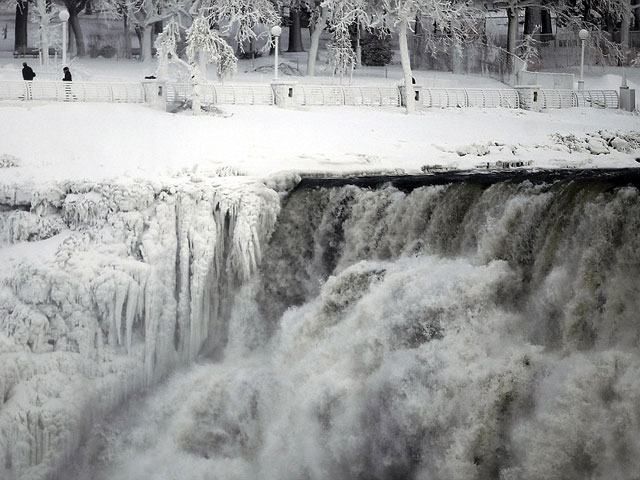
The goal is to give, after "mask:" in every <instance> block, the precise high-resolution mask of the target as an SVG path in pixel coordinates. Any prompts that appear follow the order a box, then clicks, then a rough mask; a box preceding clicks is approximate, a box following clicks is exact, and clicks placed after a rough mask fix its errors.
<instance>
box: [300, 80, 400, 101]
mask: <svg viewBox="0 0 640 480" xmlns="http://www.w3.org/2000/svg"><path fill="white" fill-rule="evenodd" d="M293 98H294V102H295V103H296V104H297V105H349V106H359V105H364V106H394V107H397V106H399V105H400V92H399V90H398V87H395V86H382V87H377V86H354V85H306V84H298V85H295V86H294V94H293Z"/></svg>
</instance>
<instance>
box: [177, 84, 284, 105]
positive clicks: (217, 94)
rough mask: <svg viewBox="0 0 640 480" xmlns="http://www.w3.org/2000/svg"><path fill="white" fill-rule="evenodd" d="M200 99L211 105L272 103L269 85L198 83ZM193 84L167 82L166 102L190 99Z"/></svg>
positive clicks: (272, 98) (272, 97) (271, 90)
mask: <svg viewBox="0 0 640 480" xmlns="http://www.w3.org/2000/svg"><path fill="white" fill-rule="evenodd" d="M199 88H200V101H201V102H202V103H203V104H212V105H273V104H274V96H273V89H272V88H271V85H259V84H256V85H252V84H247V85H215V84H211V83H207V84H202V85H199ZM192 94H193V86H192V85H191V84H188V83H167V102H169V103H172V102H179V103H181V102H186V101H187V100H190V99H191V96H192Z"/></svg>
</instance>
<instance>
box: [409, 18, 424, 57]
mask: <svg viewBox="0 0 640 480" xmlns="http://www.w3.org/2000/svg"><path fill="white" fill-rule="evenodd" d="M423 36H424V35H423V27H422V23H421V22H420V18H419V16H417V15H416V26H415V29H414V35H413V52H412V53H413V66H414V67H416V68H420V67H422V53H423V50H424V46H423V44H422V39H423Z"/></svg>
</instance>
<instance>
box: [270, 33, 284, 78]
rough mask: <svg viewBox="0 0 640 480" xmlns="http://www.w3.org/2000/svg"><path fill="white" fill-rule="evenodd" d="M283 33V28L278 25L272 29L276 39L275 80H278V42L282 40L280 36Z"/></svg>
mask: <svg viewBox="0 0 640 480" xmlns="http://www.w3.org/2000/svg"><path fill="white" fill-rule="evenodd" d="M281 33H282V28H280V27H279V26H278V25H274V26H273V27H271V35H272V36H273V37H274V38H275V53H276V55H275V59H274V62H275V63H274V66H273V71H274V75H275V77H274V78H273V79H274V80H278V40H279V39H280V34H281Z"/></svg>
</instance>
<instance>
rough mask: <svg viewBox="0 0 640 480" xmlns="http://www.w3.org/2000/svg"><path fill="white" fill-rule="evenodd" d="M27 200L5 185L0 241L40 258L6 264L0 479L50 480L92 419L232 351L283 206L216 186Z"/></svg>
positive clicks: (0, 193)
mask: <svg viewBox="0 0 640 480" xmlns="http://www.w3.org/2000/svg"><path fill="white" fill-rule="evenodd" d="M12 188H14V189H15V191H12ZM18 190H20V189H18V188H17V187H11V186H7V185H4V186H2V185H0V203H2V204H3V207H6V209H5V212H4V213H3V214H2V217H0V242H2V244H4V245H9V247H8V248H13V247H12V245H15V246H20V247H21V248H22V250H23V251H26V252H31V254H23V255H22V256H21V257H20V258H21V259H20V260H14V261H13V262H12V263H9V264H7V263H8V262H7V261H6V260H5V259H2V260H1V261H2V262H3V267H4V268H3V271H2V272H0V359H1V360H0V399H2V403H1V404H0V405H1V406H2V408H0V478H2V479H21V480H41V479H42V480H44V479H46V478H51V477H52V476H54V477H55V473H56V470H57V469H58V468H60V467H61V466H62V465H63V464H64V463H65V459H66V458H68V455H70V454H72V453H73V452H74V451H75V450H76V448H77V447H78V444H79V442H80V438H81V436H82V435H83V434H85V433H86V432H87V429H88V428H90V423H91V422H94V421H95V420H96V419H99V418H101V417H102V416H104V415H105V414H107V413H108V412H109V411H111V410H112V409H113V408H116V407H117V406H118V405H120V404H121V403H122V402H123V400H125V399H126V397H127V396H129V395H130V394H132V393H135V392H136V391H140V390H141V389H143V388H145V387H146V386H149V385H151V384H153V383H154V382H156V381H157V380H159V379H160V378H162V377H163V376H164V375H166V374H167V373H168V372H169V371H170V370H172V369H173V368H175V367H176V366H178V365H183V364H186V363H188V362H191V361H192V360H193V359H194V358H196V356H197V355H198V354H199V353H201V352H211V353H213V354H215V352H217V351H219V349H220V348H221V347H223V346H224V344H225V342H226V337H227V328H228V326H227V317H226V313H227V312H228V310H229V307H230V305H227V303H228V302H229V303H230V302H232V301H233V294H234V291H235V290H236V289H237V288H238V287H239V286H240V285H241V284H242V283H243V282H245V281H246V280H247V279H248V278H249V277H250V276H251V275H252V274H253V273H254V272H255V270H256V268H257V265H258V263H259V262H260V260H261V255H262V249H263V245H264V243H265V242H266V241H267V239H268V237H269V236H270V234H271V231H272V229H273V227H274V225H275V221H276V216H277V214H278V211H279V197H278V194H277V193H276V192H275V191H273V190H270V189H268V188H267V187H265V186H264V185H263V184H262V183H258V182H255V181H253V180H251V179H248V178H242V177H229V178H224V179H223V178H220V177H215V176H209V177H206V178H198V179H197V181H195V180H194V181H190V180H188V179H184V178H176V179H175V181H172V182H171V183H169V184H152V183H139V182H138V183H136V182H123V183H120V184H118V183H109V184H106V183H104V184H101V183H99V184H94V183H89V182H87V183H81V182H80V183H70V184H69V183H67V184H60V185H50V186H48V187H46V188H43V189H41V190H40V191H32V192H18ZM25 193H27V199H26V200H25ZM28 195H30V196H31V198H30V199H28ZM21 199H22V200H21ZM9 210H11V211H9ZM32 242H37V243H32ZM16 244H19V245H16ZM47 250H50V254H49V256H48V257H47V258H45V259H42V258H40V257H38V255H37V254H38V253H39V252H43V251H47Z"/></svg>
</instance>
